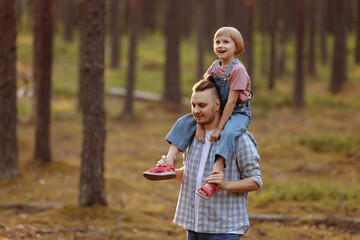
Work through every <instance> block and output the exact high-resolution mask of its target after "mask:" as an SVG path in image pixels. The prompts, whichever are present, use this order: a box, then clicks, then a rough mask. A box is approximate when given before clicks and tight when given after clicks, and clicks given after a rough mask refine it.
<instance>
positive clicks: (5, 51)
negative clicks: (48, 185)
mask: <svg viewBox="0 0 360 240" xmlns="http://www.w3.org/2000/svg"><path fill="white" fill-rule="evenodd" d="M15 3H16V2H15V0H7V1H0V46H1V47H0V106H1V107H0V179H4V178H9V177H14V176H16V175H18V165H17V163H18V148H17V134H16V123H17V108H16V15H15V12H16V11H15Z"/></svg>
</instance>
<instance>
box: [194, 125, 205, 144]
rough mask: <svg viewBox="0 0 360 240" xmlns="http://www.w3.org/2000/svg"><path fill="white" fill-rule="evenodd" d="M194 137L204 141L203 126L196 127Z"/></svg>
mask: <svg viewBox="0 0 360 240" xmlns="http://www.w3.org/2000/svg"><path fill="white" fill-rule="evenodd" d="M195 137H196V139H197V140H198V141H199V142H202V143H205V128H204V127H197V128H196V134H195Z"/></svg>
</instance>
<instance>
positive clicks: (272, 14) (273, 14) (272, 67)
mask: <svg viewBox="0 0 360 240" xmlns="http://www.w3.org/2000/svg"><path fill="white" fill-rule="evenodd" d="M269 4H270V5H269V7H270V10H269V11H270V49H271V50H270V59H269V60H270V74H269V85H268V88H269V90H273V89H274V88H275V72H276V59H275V53H276V49H275V46H276V45H275V23H276V12H275V4H276V0H270V2H269Z"/></svg>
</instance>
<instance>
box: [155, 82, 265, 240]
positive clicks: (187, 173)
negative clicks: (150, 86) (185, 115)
mask: <svg viewBox="0 0 360 240" xmlns="http://www.w3.org/2000/svg"><path fill="white" fill-rule="evenodd" d="M191 105H192V114H193V116H194V118H195V119H196V122H197V123H198V124H201V125H203V126H204V128H205V129H206V138H205V144H203V143H202V142H199V141H198V140H196V138H194V139H193V141H192V143H191V145H190V147H189V148H188V149H187V151H186V152H185V157H184V166H183V167H182V168H180V169H176V170H175V171H176V178H175V180H178V181H182V185H181V190H180V194H179V200H178V205H177V209H176V213H175V218H174V223H175V224H177V225H180V226H182V227H184V228H185V229H187V230H188V240H195V239H205V240H212V239H222V240H226V239H240V236H241V235H243V234H244V233H245V232H246V230H247V229H248V228H249V226H250V224H249V218H248V215H247V212H246V206H247V199H248V192H251V191H256V190H258V189H259V188H260V187H261V186H262V180H261V171H260V166H259V160H260V157H259V155H258V153H257V151H256V142H255V139H254V138H253V136H252V135H251V134H250V133H244V134H243V135H241V136H239V137H238V138H237V142H236V149H235V152H234V154H233V156H232V160H231V161H229V164H228V165H227V166H226V168H225V169H224V170H223V172H220V171H219V172H216V171H213V172H211V170H212V169H213V165H214V162H213V161H210V159H214V155H215V152H216V149H217V147H218V142H210V141H209V137H210V135H211V133H212V132H213V131H214V130H215V129H216V127H217V125H218V123H219V121H220V118H221V114H220V111H219V109H220V100H219V95H218V92H217V90H216V87H215V84H214V83H213V82H211V81H206V80H202V81H200V82H198V83H197V84H196V85H195V86H194V88H193V94H192V96H191ZM164 165H166V157H165V156H163V158H162V159H161V160H160V161H159V162H158V166H164ZM209 175H210V176H209ZM206 176H209V177H208V178H206V179H205V177H206ZM205 181H207V182H208V183H211V184H214V186H217V187H216V188H215V189H216V190H219V192H217V193H215V194H214V196H212V198H211V199H210V200H204V199H202V198H200V197H199V196H198V195H197V194H195V193H196V190H197V189H199V187H200V186H202V185H203V184H204V183H205ZM215 184H216V185H215ZM220 190H221V191H220Z"/></svg>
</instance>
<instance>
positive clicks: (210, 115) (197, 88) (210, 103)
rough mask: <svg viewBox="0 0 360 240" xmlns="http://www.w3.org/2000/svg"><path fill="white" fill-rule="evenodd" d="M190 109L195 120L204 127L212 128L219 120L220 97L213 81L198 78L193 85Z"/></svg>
mask: <svg viewBox="0 0 360 240" xmlns="http://www.w3.org/2000/svg"><path fill="white" fill-rule="evenodd" d="M191 109H192V114H193V116H194V118H195V120H196V122H197V123H198V124H200V125H203V126H204V127H205V128H206V129H209V130H210V129H214V128H216V127H217V124H218V122H219V120H220V99H219V93H218V90H217V88H216V85H215V83H214V82H212V81H210V80H209V78H207V79H203V80H200V81H199V82H197V83H196V84H195V85H194V87H193V93H192V95H191Z"/></svg>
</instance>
